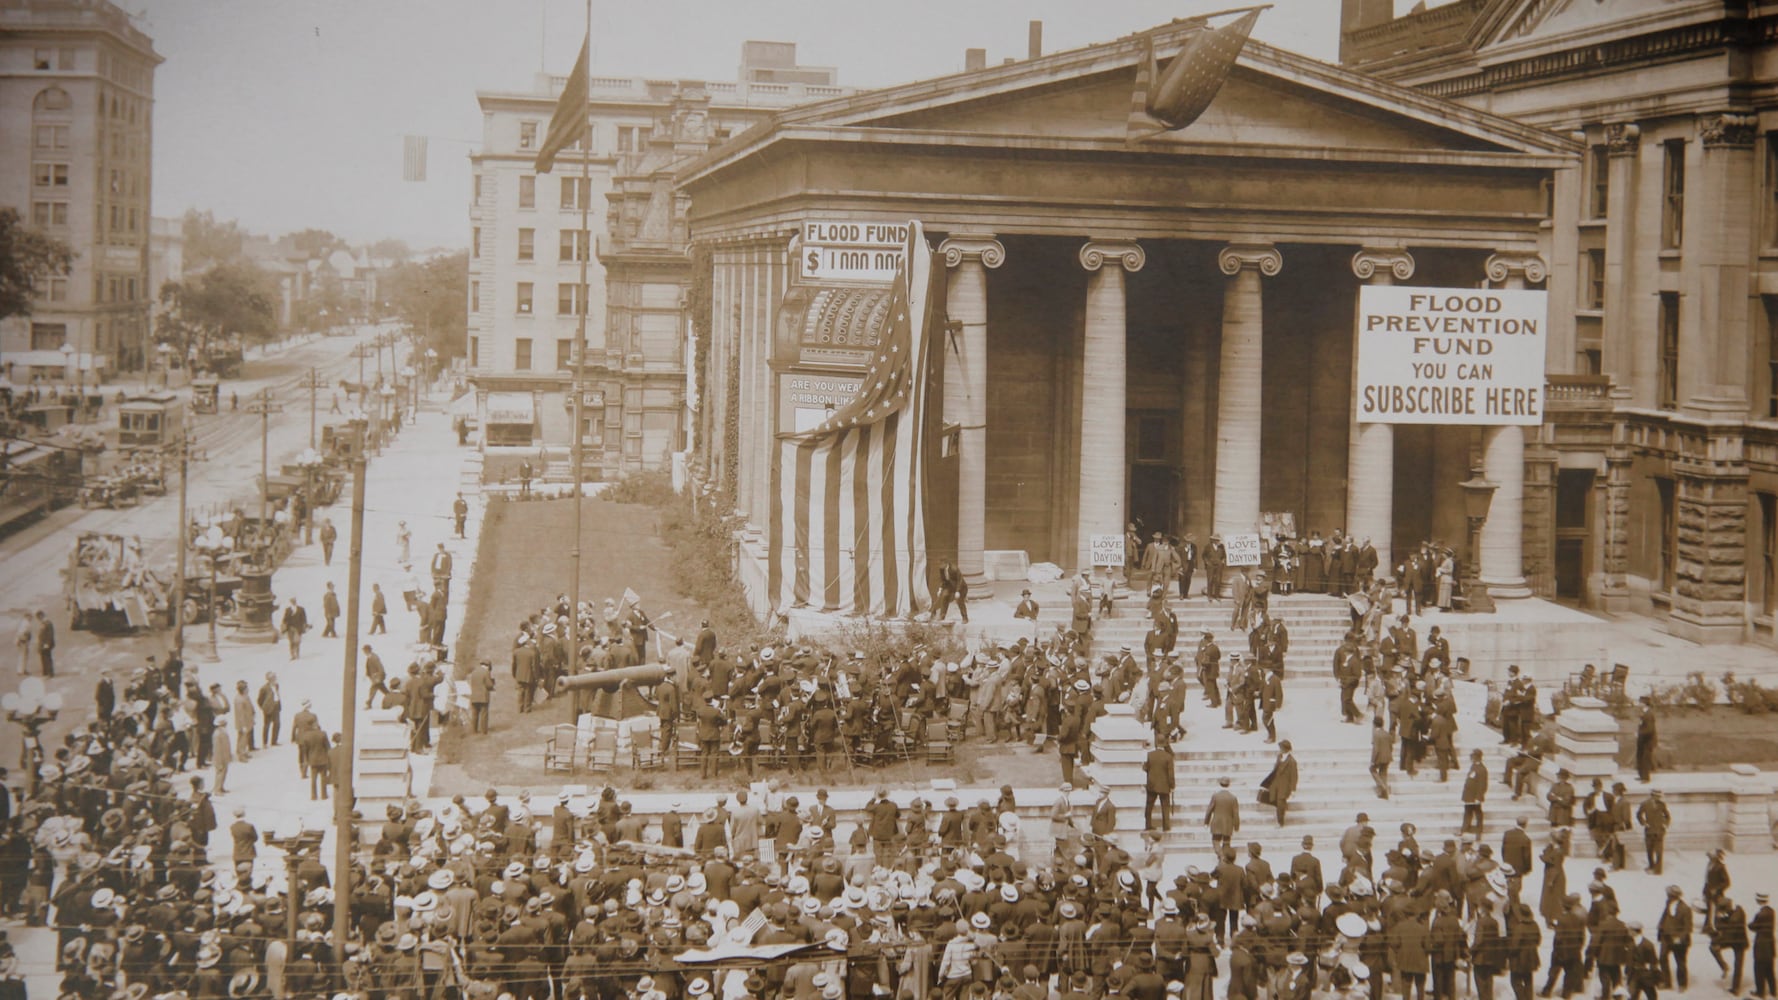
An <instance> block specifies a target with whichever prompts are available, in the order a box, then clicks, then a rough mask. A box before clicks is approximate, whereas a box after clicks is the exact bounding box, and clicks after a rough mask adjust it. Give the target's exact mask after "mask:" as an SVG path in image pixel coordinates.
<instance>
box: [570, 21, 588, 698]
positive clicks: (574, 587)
mask: <svg viewBox="0 0 1778 1000" xmlns="http://www.w3.org/2000/svg"><path fill="white" fill-rule="evenodd" d="M582 44H583V45H585V46H586V54H587V57H586V59H585V60H583V61H582V62H581V74H582V76H583V77H584V79H583V80H582V81H581V83H582V89H583V93H585V94H586V98H587V100H588V101H591V100H592V95H593V0H586V38H585V39H584V41H583V42H582ZM586 114H587V109H586V107H585V106H582V107H581V109H580V115H581V121H580V123H579V124H580V190H579V191H578V192H576V194H577V195H578V197H579V201H580V232H579V233H578V234H577V235H576V236H575V239H574V245H575V249H576V250H578V251H579V252H580V294H579V298H578V300H577V305H578V306H579V307H580V308H579V310H578V311H579V314H580V319H579V323H578V325H579V332H578V333H577V335H576V336H575V340H574V407H573V409H574V431H573V434H574V438H573V451H572V453H571V454H572V456H573V458H572V460H571V462H570V464H571V465H572V466H573V467H574V543H573V545H572V546H571V547H570V548H569V549H568V556H569V565H570V566H571V567H572V572H573V574H574V576H573V579H571V580H570V581H569V583H568V673H570V674H573V673H576V672H577V671H578V670H579V669H580V508H581V496H580V493H581V486H580V484H581V477H582V468H583V465H584V462H585V454H584V451H585V449H584V447H583V446H582V444H581V442H582V440H583V439H584V437H585V434H584V430H585V428H584V427H583V423H584V421H585V418H584V417H583V416H582V413H581V403H582V399H581V396H582V395H583V394H582V392H581V388H580V387H581V380H582V379H584V378H585V377H586V314H587V309H588V305H589V303H588V299H590V298H591V296H590V295H589V294H588V292H589V289H588V287H587V258H588V257H590V256H592V253H593V236H592V230H591V229H590V228H588V223H587V203H588V202H590V201H592V200H593V199H592V192H593V182H592V163H593V133H592V129H590V128H588V127H587V124H586Z"/></svg>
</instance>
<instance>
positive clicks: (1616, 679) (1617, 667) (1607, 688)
mask: <svg viewBox="0 0 1778 1000" xmlns="http://www.w3.org/2000/svg"><path fill="white" fill-rule="evenodd" d="M1629 680H1630V665H1629V664H1628V663H1618V664H1614V665H1613V666H1612V668H1611V675H1610V676H1609V677H1607V678H1605V680H1604V682H1603V683H1602V684H1601V685H1600V686H1601V687H1602V688H1603V689H1604V692H1605V693H1606V694H1608V695H1610V694H1615V695H1627V694H1628V692H1627V691H1625V690H1624V685H1625V684H1626V683H1628V682H1629Z"/></svg>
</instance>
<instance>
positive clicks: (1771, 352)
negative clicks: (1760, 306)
mask: <svg viewBox="0 0 1778 1000" xmlns="http://www.w3.org/2000/svg"><path fill="white" fill-rule="evenodd" d="M1764 301H1765V303H1766V417H1767V418H1768V419H1778V295H1768V296H1766V297H1765V300H1764Z"/></svg>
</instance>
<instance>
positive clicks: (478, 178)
mask: <svg viewBox="0 0 1778 1000" xmlns="http://www.w3.org/2000/svg"><path fill="white" fill-rule="evenodd" d="M475 200H476V201H481V200H482V175H481V174H476V175H475Z"/></svg>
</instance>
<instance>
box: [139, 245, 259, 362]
mask: <svg viewBox="0 0 1778 1000" xmlns="http://www.w3.org/2000/svg"><path fill="white" fill-rule="evenodd" d="M161 302H162V303H164V304H165V305H167V306H168V308H169V312H168V314H167V317H166V319H165V320H164V321H163V324H162V329H163V330H167V331H169V332H171V331H177V332H178V334H179V335H180V336H182V337H183V338H185V339H186V340H187V341H188V343H186V344H185V345H184V346H186V347H189V346H190V343H189V340H191V339H193V338H196V339H198V340H206V339H208V338H210V337H221V336H227V335H228V334H231V333H238V334H240V335H241V336H242V337H243V338H244V339H247V340H266V339H268V338H270V337H271V335H272V334H273V333H274V332H276V331H277V328H278V307H277V303H278V286H277V283H276V282H274V281H273V280H272V276H271V275H269V274H267V273H266V272H264V271H262V270H260V269H259V268H258V267H257V266H255V265H253V264H251V263H248V262H246V261H231V262H229V263H225V264H217V265H216V266H214V267H212V268H210V269H209V270H207V271H204V272H202V273H200V274H198V275H197V276H196V277H194V278H191V279H189V280H187V281H184V282H176V281H169V282H167V283H166V284H165V285H163V286H162V287H161Z"/></svg>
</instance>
